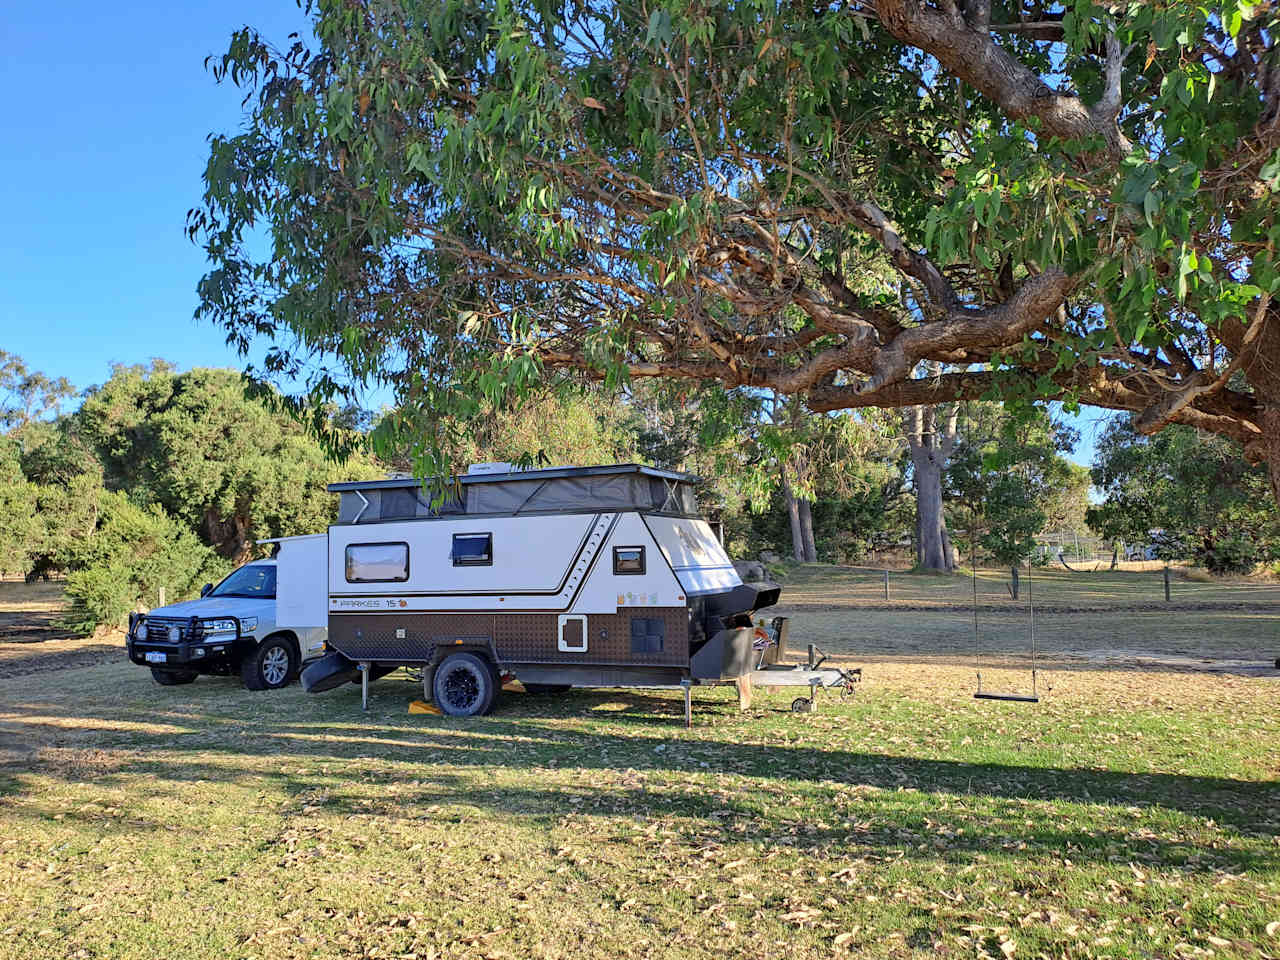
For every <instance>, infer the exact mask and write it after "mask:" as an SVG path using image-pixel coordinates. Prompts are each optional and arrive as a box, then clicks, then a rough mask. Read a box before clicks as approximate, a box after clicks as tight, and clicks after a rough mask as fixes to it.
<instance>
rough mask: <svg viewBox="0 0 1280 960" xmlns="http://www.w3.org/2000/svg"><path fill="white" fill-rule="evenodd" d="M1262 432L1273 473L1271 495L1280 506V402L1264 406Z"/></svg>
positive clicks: (1269, 469)
mask: <svg viewBox="0 0 1280 960" xmlns="http://www.w3.org/2000/svg"><path fill="white" fill-rule="evenodd" d="M1262 434H1263V436H1264V437H1265V440H1264V441H1263V444H1264V445H1263V454H1264V456H1265V457H1266V460H1267V470H1268V472H1269V473H1270V474H1271V495H1272V496H1273V497H1274V498H1275V501H1276V505H1277V506H1280V403H1277V404H1274V405H1270V404H1269V405H1267V406H1266V407H1264V408H1263V410H1262Z"/></svg>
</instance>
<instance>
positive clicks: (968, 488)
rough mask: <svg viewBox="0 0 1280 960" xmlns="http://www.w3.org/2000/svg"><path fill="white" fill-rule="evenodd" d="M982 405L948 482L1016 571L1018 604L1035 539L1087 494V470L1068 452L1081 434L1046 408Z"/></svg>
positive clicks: (981, 534) (970, 417) (992, 549)
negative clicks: (1053, 518)
mask: <svg viewBox="0 0 1280 960" xmlns="http://www.w3.org/2000/svg"><path fill="white" fill-rule="evenodd" d="M983 407H985V409H983V410H981V411H980V412H978V411H975V410H973V409H972V408H971V409H970V410H967V411H966V414H967V416H966V417H965V420H966V422H965V425H964V428H965V429H964V437H963V448H962V450H961V451H960V452H959V453H958V455H957V456H956V457H955V458H954V459H955V462H954V464H953V466H952V468H951V471H950V474H949V477H948V481H949V484H950V485H951V487H952V489H953V490H954V494H955V498H956V499H957V500H958V501H959V502H960V503H962V504H964V505H965V506H966V507H967V508H968V510H969V511H970V516H969V517H968V518H967V521H968V522H967V524H966V525H967V526H969V527H970V528H971V530H972V532H973V534H974V535H976V536H977V538H978V543H979V545H981V546H982V547H983V548H984V549H985V550H986V551H987V552H988V554H990V556H991V557H992V558H993V559H994V560H995V561H996V562H997V563H999V564H1001V565H1003V566H1006V567H1008V568H1009V570H1010V576H1011V581H1012V582H1011V587H1012V593H1013V598H1014V599H1015V600H1016V599H1018V595H1019V579H1020V578H1019V572H1018V568H1019V566H1020V565H1021V564H1022V563H1024V562H1026V560H1027V558H1028V557H1030V556H1031V555H1032V553H1033V552H1034V551H1035V546H1036V537H1037V536H1038V535H1039V534H1040V533H1042V532H1043V531H1044V529H1045V528H1046V527H1047V526H1048V525H1049V522H1050V517H1051V515H1053V514H1059V515H1065V516H1070V510H1071V505H1072V504H1073V503H1074V502H1075V501H1076V500H1077V499H1078V497H1079V496H1080V490H1081V481H1082V473H1083V468H1081V467H1078V466H1077V465H1075V464H1073V463H1071V462H1070V461H1069V460H1067V459H1066V458H1065V457H1064V456H1063V455H1062V454H1063V453H1064V452H1066V451H1069V450H1072V449H1074V447H1075V444H1076V442H1077V440H1078V439H1079V435H1078V434H1077V433H1076V431H1075V430H1073V429H1072V428H1070V427H1068V426H1067V425H1066V424H1064V423H1062V422H1061V421H1059V420H1057V419H1055V418H1054V417H1053V416H1051V415H1050V413H1049V412H1048V411H1047V410H1045V409H1043V408H1040V407H1031V408H1022V409H1018V410H1013V411H1010V410H1008V409H1005V408H1003V407H1001V406H998V405H994V404H984V405H983Z"/></svg>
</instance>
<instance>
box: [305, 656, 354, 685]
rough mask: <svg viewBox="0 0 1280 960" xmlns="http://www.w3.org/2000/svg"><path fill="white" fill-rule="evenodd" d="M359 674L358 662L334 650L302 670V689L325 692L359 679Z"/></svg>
mask: <svg viewBox="0 0 1280 960" xmlns="http://www.w3.org/2000/svg"><path fill="white" fill-rule="evenodd" d="M359 676H360V674H359V670H358V669H357V667H356V662H355V661H354V660H352V659H350V658H348V657H345V656H343V655H342V654H341V653H338V652H337V651H334V652H333V653H329V654H325V655H324V656H323V657H321V658H320V659H319V660H317V661H316V662H315V663H312V664H310V665H308V666H307V668H306V669H305V670H303V671H302V689H303V690H306V691H307V693H323V692H324V691H326V690H332V689H334V688H335V687H340V686H342V685H343V684H344V683H348V682H350V681H352V680H356V679H359Z"/></svg>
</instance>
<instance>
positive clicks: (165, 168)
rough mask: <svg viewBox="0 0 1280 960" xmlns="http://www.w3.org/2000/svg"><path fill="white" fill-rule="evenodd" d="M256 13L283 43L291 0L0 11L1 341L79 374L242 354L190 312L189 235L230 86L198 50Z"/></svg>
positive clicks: (74, 376) (48, 366)
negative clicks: (190, 213) (1, 112)
mask: <svg viewBox="0 0 1280 960" xmlns="http://www.w3.org/2000/svg"><path fill="white" fill-rule="evenodd" d="M246 23H251V24H252V25H253V26H255V27H258V28H259V29H260V30H262V31H263V32H264V33H265V34H266V35H267V36H268V37H269V38H271V39H272V40H273V41H276V42H278V43H280V44H284V43H285V42H286V40H287V37H288V35H289V33H290V32H291V31H293V30H297V29H300V28H301V27H303V26H304V25H305V19H304V17H303V15H302V13H301V12H300V11H299V10H298V8H297V7H296V5H294V4H293V3H292V2H291V0H268V2H260V3H257V4H250V3H246V2H220V3H216V4H208V5H207V6H205V7H199V6H195V5H191V6H189V5H187V4H172V3H169V4H161V3H156V2H139V3H135V4H132V5H130V4H102V3H85V2H83V0H72V2H69V3H61V4H59V3H39V4H6V5H5V9H4V12H3V13H0V44H2V45H3V49H4V51H5V56H4V57H0V88H2V89H4V90H6V91H8V93H9V101H8V104H7V108H6V110H5V120H4V123H3V124H0V210H2V211H3V214H2V215H0V216H2V217H3V221H4V225H5V229H4V230H3V231H0V348H2V349H5V350H9V351H10V352H13V353H17V354H19V355H21V356H22V357H23V358H24V359H26V360H27V362H28V363H29V364H30V365H31V366H33V367H34V368H36V369H39V370H42V371H44V372H46V373H49V374H52V375H61V376H65V377H67V378H69V379H70V380H71V381H72V382H73V383H74V384H76V386H78V387H86V386H89V385H90V384H93V383H100V382H102V381H103V380H105V379H106V378H107V376H108V375H109V364H111V363H112V362H114V361H120V362H125V363H137V362H143V361H145V360H147V359H149V358H151V357H163V358H165V359H167V360H171V361H173V362H175V363H177V364H178V365H179V366H180V367H183V368H186V367H191V366H197V365H211V366H220V365H236V364H237V362H238V361H237V358H236V357H235V355H234V353H233V352H232V351H231V350H229V349H228V348H227V347H226V346H224V344H223V337H222V334H221V333H220V332H219V331H218V330H217V329H215V328H214V327H212V326H210V325H208V324H197V323H196V322H195V321H194V320H193V319H192V312H193V311H194V309H195V305H196V295H195V287H196V283H197V281H198V280H199V278H200V276H201V274H202V273H203V272H204V257H203V255H202V254H201V253H200V251H199V250H197V248H196V247H195V246H194V245H193V244H191V243H190V242H189V241H188V240H187V238H186V236H185V234H184V233H183V224H184V220H185V217H186V212H187V210H188V209H189V208H191V207H192V206H195V205H196V203H197V201H198V200H199V197H200V191H201V180H200V177H201V174H202V172H203V170H204V164H205V159H206V157H207V146H206V143H205V138H206V137H207V136H208V135H209V133H210V132H212V131H215V130H217V131H227V130H232V129H234V128H235V127H236V125H237V124H238V122H239V117H240V98H239V97H238V96H237V95H236V91H235V90H234V89H233V88H231V87H219V86H217V85H216V84H215V83H214V82H213V80H212V78H211V77H210V76H209V74H208V72H207V71H206V70H205V68H204V58H205V57H206V56H208V55H210V54H220V53H222V52H223V51H224V50H225V49H226V46H227V42H228V41H229V39H230V36H231V33H232V32H233V31H234V30H236V29H238V28H239V27H242V26H244V25H245V24H246Z"/></svg>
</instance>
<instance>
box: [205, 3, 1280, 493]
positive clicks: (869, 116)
mask: <svg viewBox="0 0 1280 960" xmlns="http://www.w3.org/2000/svg"><path fill="white" fill-rule="evenodd" d="M310 9H311V13H312V17H313V26H314V42H311V40H310V38H309V39H308V40H307V41H306V42H302V41H300V42H298V43H295V44H294V45H293V46H292V47H291V48H290V49H287V50H276V49H274V48H273V47H271V46H270V45H269V44H268V43H267V42H266V41H265V40H263V39H262V38H261V37H259V36H258V35H257V34H256V33H255V32H254V31H252V30H251V29H246V30H244V31H242V32H240V33H237V34H236V35H235V36H234V37H233V39H232V42H231V45H230V48H229V50H228V52H227V54H226V55H225V56H223V57H221V58H218V59H216V60H214V61H213V69H214V72H215V74H216V76H217V77H218V78H219V79H224V78H225V79H229V80H231V81H233V82H234V83H236V84H238V85H240V86H241V87H242V88H243V89H244V93H245V96H246V99H245V104H246V114H245V122H244V127H243V129H242V130H241V131H240V132H239V133H234V134H226V135H218V136H214V137H213V139H212V141H211V156H210V160H209V165H208V171H207V174H206V192H205V195H204V199H203V201H202V203H201V204H200V205H199V206H198V207H197V208H196V209H194V210H193V211H192V213H191V215H190V218H189V228H190V232H191V235H192V236H193V237H194V238H196V239H197V240H198V241H199V242H201V243H202V244H203V245H204V246H205V248H206V250H207V251H208V254H209V256H210V258H211V261H212V268H211V270H210V272H209V274H208V275H207V277H206V278H205V279H204V281H203V283H202V285H201V288H200V293H201V298H202V301H201V307H200V314H201V315H202V316H204V317H207V318H209V319H210V320H212V321H215V322H217V323H220V324H222V325H224V326H225V327H226V329H227V331H228V334H229V336H230V337H231V338H232V339H233V340H236V341H239V342H241V343H244V342H247V340H249V339H250V338H252V337H253V336H259V335H263V336H267V337H270V338H273V339H274V340H275V342H276V349H275V350H273V351H272V353H271V354H270V357H269V361H268V364H267V368H268V369H267V372H268V373H275V372H282V371H284V372H291V373H301V372H303V371H304V370H305V369H306V368H304V367H303V366H302V364H303V362H304V361H306V360H307V359H308V358H309V357H310V356H311V355H312V354H313V353H317V352H319V353H323V354H327V355H332V356H335V357H337V358H338V359H339V360H340V364H339V365H338V366H337V367H336V368H335V369H336V371H337V372H336V373H335V372H329V369H330V368H328V367H324V368H321V369H322V370H323V371H324V372H321V373H318V374H315V375H313V376H312V377H311V378H310V380H309V382H308V384H307V386H308V390H309V397H308V399H309V400H311V401H318V400H321V399H328V398H329V397H330V396H331V395H332V394H333V393H334V392H335V391H340V390H341V389H342V387H343V384H344V383H346V382H349V381H350V380H353V379H354V380H356V381H360V380H365V381H374V382H377V383H379V384H382V385H384V386H389V387H390V388H391V389H392V390H393V392H394V394H395V398H396V401H397V403H398V404H399V405H400V406H401V407H402V408H403V409H404V410H406V411H408V413H407V414H406V416H404V417H401V418H398V419H397V420H396V421H395V424H397V425H398V428H399V429H400V430H402V431H404V432H405V433H406V434H407V435H411V436H413V437H414V438H415V439H417V441H418V442H419V443H420V445H421V451H420V452H421V458H420V463H421V464H422V465H423V466H425V467H430V466H431V465H432V452H433V448H432V445H431V442H430V437H431V424H432V418H433V416H434V414H435V413H436V412H437V411H442V412H447V413H449V414H452V415H462V416H464V417H465V416H466V415H468V414H469V413H471V412H473V411H475V410H477V409H479V406H480V405H479V403H478V402H477V398H479V397H485V398H488V399H490V400H492V399H498V398H501V397H502V396H504V395H505V394H507V393H509V392H516V393H520V392H522V391H525V390H526V389H528V388H529V386H530V384H532V383H534V382H535V381H538V380H540V379H544V378H546V377H547V374H548V371H551V370H558V371H566V372H569V373H572V374H573V375H577V376H586V377H597V378H604V379H606V380H607V381H609V382H611V383H612V382H617V381H619V380H620V379H622V378H623V377H626V376H630V377H632V378H634V377H669V378H693V379H698V380H715V381H719V382H721V383H723V384H725V385H727V386H730V387H743V386H745V387H755V388H761V389H767V390H770V391H777V392H778V393H780V394H785V395H798V396H801V397H803V399H804V401H805V402H806V403H807V404H808V406H809V407H810V408H811V409H812V410H816V411H825V410H833V409H839V408H851V407H863V406H888V407H895V406H914V405H919V404H936V403H940V402H946V401H952V400H956V399H964V398H977V397H1003V398H1006V399H1007V398H1026V397H1059V398H1064V399H1066V400H1068V401H1079V402H1083V403H1089V404H1096V405H1099V406H1103V407H1111V408H1115V409H1123V410H1129V411H1133V412H1135V413H1136V415H1137V416H1136V419H1135V421H1134V422H1135V424H1136V426H1137V428H1138V429H1139V430H1141V431H1143V432H1148V433H1150V432H1155V431H1158V430H1160V429H1161V428H1162V427H1164V426H1166V425H1168V424H1170V423H1182V424H1188V425H1191V426H1194V427H1198V428H1201V429H1203V430H1207V431H1211V432H1214V433H1219V434H1222V435H1224V436H1228V437H1230V438H1232V439H1234V440H1236V441H1238V442H1239V443H1240V444H1241V445H1242V448H1243V450H1244V451H1245V454H1246V456H1248V457H1249V458H1251V459H1253V460H1255V461H1260V460H1267V461H1269V463H1270V465H1271V468H1272V476H1273V488H1274V490H1275V492H1276V493H1277V495H1278V496H1280V483H1278V482H1277V479H1275V478H1280V304H1277V303H1275V302H1274V300H1273V294H1275V293H1276V292H1277V290H1278V289H1280V273H1278V271H1277V264H1276V255H1275V248H1276V244H1277V241H1280V222H1278V221H1277V213H1278V211H1277V205H1276V202H1275V200H1276V190H1277V188H1280V156H1278V155H1277V147H1278V146H1280V49H1278V47H1277V31H1278V30H1280V8H1278V7H1277V5H1276V4H1275V3H1274V2H1271V0H1266V2H1259V3H1254V4H1246V3H1243V2H1239V0H1207V2H1200V0H1197V2H1190V0H1165V2H1162V3H1159V4H1154V3H1147V2H1139V0H1126V2H1107V3H1096V2H1088V0H1065V2H1043V0H1022V2H1012V0H1011V2H994V3H993V2H989V0H987V2H981V0H963V2H962V0H936V2H925V0H837V2H835V3H825V4H802V3H792V2H786V3H782V2H778V0H621V2H616V3H603V2H592V0H560V2H549V0H545V2H544V0H430V2H426V0H401V2H371V0H366V2H361V0H342V2H337V0H318V2H316V3H315V4H314V5H312V6H311V7H310ZM886 269H888V270H889V271H891V272H892V275H893V278H894V280H893V282H892V283H889V284H885V283H883V282H881V281H880V280H879V279H877V280H876V281H875V282H868V278H871V277H875V278H882V277H883V276H884V274H885V271H886ZM939 366H944V367H945V370H946V371H947V372H945V373H941V374H938V375H919V374H917V373H915V371H919V370H928V369H930V368H931V367H932V368H938V367H939ZM388 429H390V427H388ZM380 439H388V438H386V437H382V438H380Z"/></svg>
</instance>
